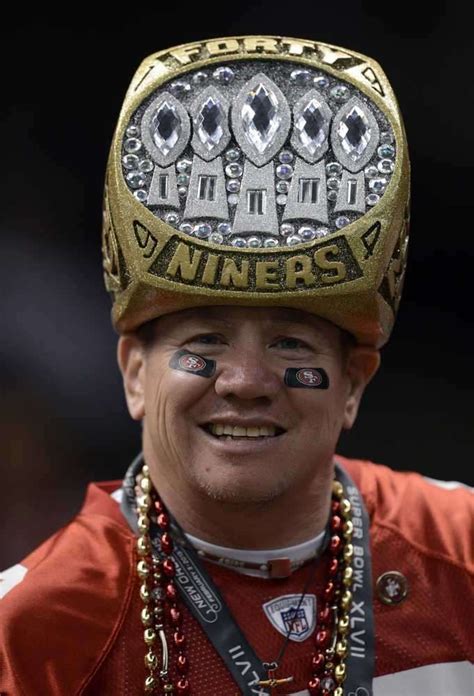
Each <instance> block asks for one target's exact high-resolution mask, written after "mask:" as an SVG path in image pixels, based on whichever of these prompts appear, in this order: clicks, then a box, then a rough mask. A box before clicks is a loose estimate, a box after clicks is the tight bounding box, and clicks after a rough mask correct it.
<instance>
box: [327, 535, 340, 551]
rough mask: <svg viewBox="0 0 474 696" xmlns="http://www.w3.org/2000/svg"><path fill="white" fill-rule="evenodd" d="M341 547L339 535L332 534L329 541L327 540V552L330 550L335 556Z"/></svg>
mask: <svg viewBox="0 0 474 696" xmlns="http://www.w3.org/2000/svg"><path fill="white" fill-rule="evenodd" d="M341 548H342V540H341V537H338V536H336V535H334V536H332V537H331V541H330V542H329V552H330V553H331V554H332V555H333V556H337V554H338V553H339V551H340V550H341Z"/></svg>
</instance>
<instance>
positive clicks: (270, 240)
mask: <svg viewBox="0 0 474 696" xmlns="http://www.w3.org/2000/svg"><path fill="white" fill-rule="evenodd" d="M263 246H264V247H265V248H266V249H270V247H277V246H278V239H275V237H267V238H266V239H264V240H263ZM265 569H266V566H265Z"/></svg>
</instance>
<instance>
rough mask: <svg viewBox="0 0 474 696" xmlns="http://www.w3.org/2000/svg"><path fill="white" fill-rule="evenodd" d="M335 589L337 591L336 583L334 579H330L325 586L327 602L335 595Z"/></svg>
mask: <svg viewBox="0 0 474 696" xmlns="http://www.w3.org/2000/svg"><path fill="white" fill-rule="evenodd" d="M335 591H336V586H335V585H334V583H333V582H332V580H330V581H329V582H328V584H327V585H326V587H325V588H324V599H325V600H326V602H330V601H331V600H332V598H333V597H334V593H335Z"/></svg>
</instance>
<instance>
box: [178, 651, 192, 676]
mask: <svg viewBox="0 0 474 696" xmlns="http://www.w3.org/2000/svg"><path fill="white" fill-rule="evenodd" d="M176 664H177V665H178V669H179V671H180V672H181V674H186V672H187V671H188V669H189V662H188V658H187V657H186V655H183V653H181V654H180V655H178V659H177V660H176Z"/></svg>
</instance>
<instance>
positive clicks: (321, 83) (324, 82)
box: [314, 75, 329, 89]
mask: <svg viewBox="0 0 474 696" xmlns="http://www.w3.org/2000/svg"><path fill="white" fill-rule="evenodd" d="M314 84H315V85H316V87H320V88H321V89H324V87H327V86H328V84H329V80H328V78H327V77H323V76H322V75H320V76H319V77H315V78H314Z"/></svg>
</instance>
